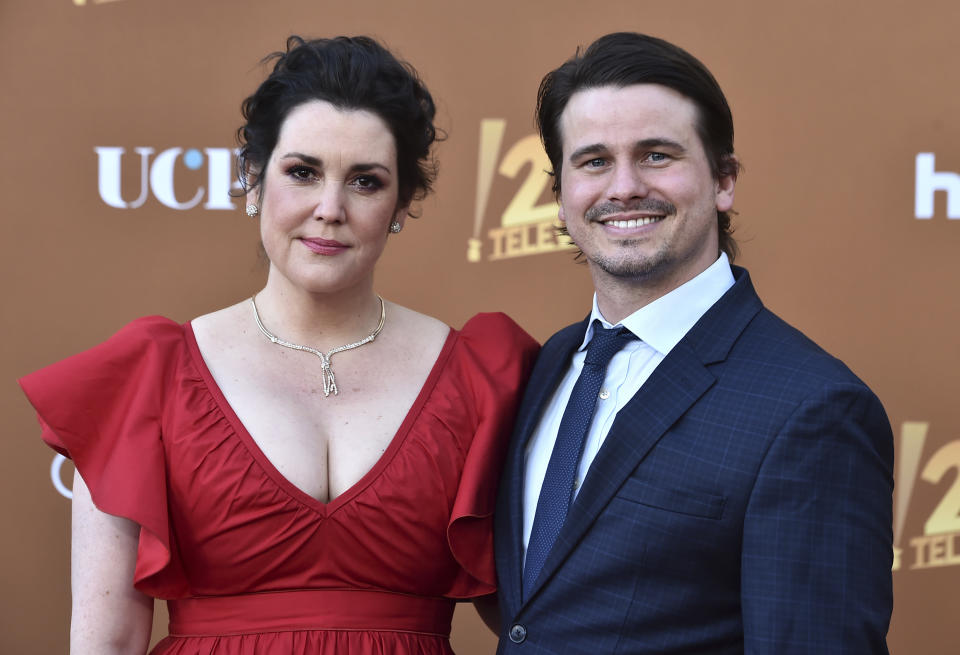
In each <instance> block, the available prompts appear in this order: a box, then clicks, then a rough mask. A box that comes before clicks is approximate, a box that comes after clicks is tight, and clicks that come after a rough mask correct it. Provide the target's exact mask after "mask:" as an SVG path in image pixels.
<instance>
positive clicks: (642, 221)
mask: <svg viewBox="0 0 960 655" xmlns="http://www.w3.org/2000/svg"><path fill="white" fill-rule="evenodd" d="M659 220H662V217H661V216H656V217H651V218H632V219H630V220H629V221H607V223H606V224H607V225H611V226H613V227H620V228H624V229H626V228H630V227H640V226H641V225H650V223H656V222H657V221H659Z"/></svg>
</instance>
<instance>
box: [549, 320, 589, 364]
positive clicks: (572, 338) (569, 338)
mask: <svg viewBox="0 0 960 655" xmlns="http://www.w3.org/2000/svg"><path fill="white" fill-rule="evenodd" d="M586 329H587V324H586V320H583V321H577V322H576V323H571V324H570V325H568V326H566V327H565V328H563V329H561V330H557V331H556V332H554V333H553V335H552V336H551V337H550V338H549V339H547V340H546V341H545V342H544V344H543V347H542V348H541V349H540V355H541V356H543V354H544V351H551V352H552V351H554V350H557V349H563V348H569V347H571V342H572V343H575V344H577V345H579V344H580V342H581V341H582V340H583V336H584V334H586Z"/></svg>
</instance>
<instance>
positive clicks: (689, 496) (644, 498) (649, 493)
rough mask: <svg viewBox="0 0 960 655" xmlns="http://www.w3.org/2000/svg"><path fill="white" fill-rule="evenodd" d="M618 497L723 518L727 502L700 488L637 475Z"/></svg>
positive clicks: (675, 510)
mask: <svg viewBox="0 0 960 655" xmlns="http://www.w3.org/2000/svg"><path fill="white" fill-rule="evenodd" d="M617 498H622V499H623V500H629V501H630V502H634V503H638V504H640V505H646V506H647V507H655V508H657V509H662V510H666V511H668V512H676V513H678V514H687V515H689V516H697V517H700V518H705V519H719V518H721V517H722V516H723V507H724V505H725V504H726V498H725V497H724V496H719V495H717V494H712V493H708V492H705V491H699V490H692V489H676V488H669V487H664V486H661V485H652V484H650V483H648V482H644V481H642V480H638V479H636V478H628V479H627V481H626V482H625V483H624V485H623V487H621V488H620V491H619V492H618V493H617Z"/></svg>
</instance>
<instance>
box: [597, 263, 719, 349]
mask: <svg viewBox="0 0 960 655" xmlns="http://www.w3.org/2000/svg"><path fill="white" fill-rule="evenodd" d="M733 283H734V279H733V271H731V270H730V260H729V259H727V254H726V253H720V257H718V258H717V261H715V262H714V263H713V264H711V265H710V266H709V267H708V268H707V269H706V270H705V271H703V272H702V273H700V274H699V275H697V276H696V277H695V278H693V279H692V280H690V281H688V282H686V283H684V284H682V285H680V286H679V287H677V288H676V289H674V290H673V291H671V292H670V293H668V294H666V295H664V296H661V297H660V298H657V299H656V300H654V301H653V302H652V303H650V304H649V305H645V306H644V307H641V308H640V309H638V310H637V311H635V312H634V313H632V314H630V316H627V317H626V318H625V319H623V320H622V321H620V322H619V323H617V325H622V326H623V327H625V328H627V329H628V330H630V331H631V332H632V333H633V334H635V335H636V336H637V338H639V339H640V340H641V341H643V342H644V343H646V344H647V345H648V346H650V347H651V348H653V349H654V350H656V351H657V352H658V353H660V354H661V355H663V356H666V355H667V353H669V352H670V351H671V350H672V349H673V347H674V346H676V345H677V343H679V341H680V340H681V339H682V338H683V337H684V335H686V334H687V332H689V331H690V328H692V327H693V326H694V325H695V324H696V323H697V321H699V320H700V317H701V316H703V315H704V314H705V313H706V312H707V310H708V309H710V308H711V307H712V306H713V304H714V303H715V302H717V301H718V300H720V297H721V296H723V294H725V293H726V292H727V290H728V289H729V288H730V287H732V286H733ZM595 319H596V320H599V321H600V323H601V325H603V327H605V328H611V327H616V326H614V325H611V324H610V323H609V322H608V321H607V320H606V319H605V318H603V315H602V314H601V313H600V308H599V307H598V306H597V294H596V293H594V294H593V310H592V311H591V312H590V320H589V321H588V323H587V331H586V334H584V338H583V342H582V343H581V344H580V350H585V349H586V347H587V344H588V343H590V339H591V337H593V321H594V320H595Z"/></svg>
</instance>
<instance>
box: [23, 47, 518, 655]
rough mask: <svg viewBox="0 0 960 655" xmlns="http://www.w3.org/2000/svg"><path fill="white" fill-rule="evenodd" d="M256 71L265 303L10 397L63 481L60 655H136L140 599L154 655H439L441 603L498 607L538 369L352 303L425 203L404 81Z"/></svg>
mask: <svg viewBox="0 0 960 655" xmlns="http://www.w3.org/2000/svg"><path fill="white" fill-rule="evenodd" d="M273 57H274V58H275V67H274V69H273V72H272V73H271V74H270V76H269V77H268V78H267V80H266V81H264V82H263V84H262V85H261V86H260V87H259V89H258V90H257V91H256V92H255V93H254V94H253V95H252V96H250V97H249V98H247V99H246V101H245V102H244V103H243V114H244V118H245V120H246V124H245V125H244V127H242V128H241V129H240V131H239V135H240V142H241V150H240V157H239V161H240V168H241V177H242V180H241V182H242V183H243V185H244V189H245V190H246V194H247V195H246V201H247V213H248V214H249V215H250V216H252V217H255V218H256V219H257V220H259V221H260V231H261V238H262V241H263V247H264V250H265V251H266V254H267V256H268V259H269V272H268V275H267V281H266V285H265V286H264V288H263V289H261V290H260V291H258V292H257V293H256V294H254V296H253V297H252V298H250V299H247V300H245V301H243V302H241V303H238V304H236V305H233V306H231V307H227V308H225V309H221V310H219V311H216V312H213V313H211V314H207V315H205V316H201V317H199V318H196V319H194V320H193V321H191V322H188V323H186V324H183V325H180V324H177V323H175V322H173V321H170V320H168V319H165V318H161V317H148V318H143V319H139V320H137V321H134V322H133V323H131V324H129V325H128V326H126V327H125V328H123V329H122V330H121V331H120V332H119V333H117V334H116V335H115V336H114V337H112V338H111V339H109V340H108V341H106V342H105V343H103V344H101V345H99V346H97V347H95V348H93V349H91V350H88V351H86V352H83V353H80V354H78V355H75V356H74V357H71V358H70V359H67V360H64V361H62V362H59V363H57V364H54V365H53V366H50V367H48V368H45V369H43V370H41V371H38V372H36V373H34V374H32V375H29V376H27V377H26V378H24V379H23V380H22V381H21V384H22V386H23V388H24V390H25V392H26V393H27V395H28V397H29V398H30V400H31V402H32V403H33V404H34V406H35V407H36V409H37V412H38V414H39V417H40V422H41V424H42V426H43V438H44V439H45V440H46V441H47V443H49V444H50V445H51V446H52V447H54V448H55V449H57V450H58V451H60V452H61V453H63V454H65V455H67V456H69V457H71V458H72V459H73V460H74V463H75V464H76V469H77V475H76V477H75V478H74V499H73V546H72V552H73V555H72V556H73V567H72V568H73V573H72V585H73V620H72V625H71V652H72V653H74V654H87V653H91V654H95V655H110V654H113V653H137V654H142V653H144V652H145V651H146V649H147V644H148V642H149V639H150V627H151V622H152V608H153V601H154V598H161V599H166V600H167V602H168V608H169V612H170V629H169V636H168V637H167V638H165V639H164V640H163V641H161V642H160V643H159V644H158V645H157V646H156V647H155V649H154V650H153V653H163V654H186V653H190V654H224V655H241V654H243V655H247V654H251V655H252V654H267V653H269V654H270V655H277V654H281V653H291V654H306V653H311V654H313V653H341V654H342V653H394V654H403V653H418V654H419V653H436V654H441V653H450V646H449V641H448V636H449V631H450V618H451V614H452V611H453V605H454V602H455V601H456V600H458V599H470V598H474V599H476V598H481V597H484V596H489V595H490V594H491V593H493V592H494V590H495V587H494V584H495V576H494V571H493V558H492V548H491V547H492V536H491V529H492V522H491V516H490V515H491V512H492V508H493V503H494V494H495V487H496V480H497V475H498V469H499V465H500V463H501V458H502V454H503V452H504V448H505V444H506V440H507V439H508V436H509V432H510V429H511V422H512V418H513V414H514V411H515V408H516V405H517V402H518V394H519V392H520V389H521V387H522V385H523V382H524V381H525V378H526V375H527V373H528V371H529V368H530V365H531V364H532V360H533V357H534V354H535V351H536V343H535V342H534V341H533V340H532V339H531V338H530V337H529V336H528V335H527V334H526V333H524V332H523V331H522V330H521V329H520V328H519V327H517V326H516V325H515V324H514V323H513V322H512V321H510V319H508V318H506V317H505V316H503V315H499V314H488V315H478V316H476V317H474V318H472V319H471V320H470V321H468V322H467V324H466V325H465V326H464V327H463V328H462V329H461V330H453V329H450V328H449V327H448V326H446V325H444V324H443V323H441V322H440V321H438V320H436V319H434V318H430V317H428V316H424V315H422V314H419V313H417V312H415V311H412V310H410V309H407V308H405V307H401V306H399V305H396V304H394V303H392V302H388V301H385V300H383V299H382V298H380V297H379V296H378V295H377V294H376V292H375V291H374V270H375V267H376V264H377V261H378V259H379V257H380V255H381V253H382V252H383V249H384V247H385V246H386V244H387V241H388V240H389V235H391V234H395V233H397V232H400V231H401V230H402V228H403V225H404V222H405V221H406V219H407V217H408V210H409V207H410V203H411V201H413V200H414V199H417V198H419V197H422V196H423V195H424V194H425V193H426V192H427V191H429V188H430V184H431V182H432V178H433V171H432V168H431V165H430V162H431V159H430V149H431V145H432V143H433V142H434V140H435V130H434V126H433V116H434V104H433V100H432V98H431V97H430V94H429V93H428V92H427V90H426V88H425V87H424V86H423V85H422V83H421V82H420V81H419V79H418V78H417V75H416V73H415V72H414V71H413V69H412V68H410V67H409V66H408V65H406V64H403V63H401V62H398V61H397V60H396V59H395V58H394V57H393V56H392V55H391V54H390V53H389V52H388V51H386V50H385V49H384V48H383V47H382V46H380V45H379V44H377V43H376V42H375V41H372V40H370V39H367V38H363V37H357V38H343V37H341V38H336V39H331V40H317V41H309V42H304V41H303V40H301V39H299V38H296V37H292V38H291V39H290V40H289V41H288V44H287V51H286V52H283V53H276V54H275V55H274V56H273ZM394 247H396V246H394Z"/></svg>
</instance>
